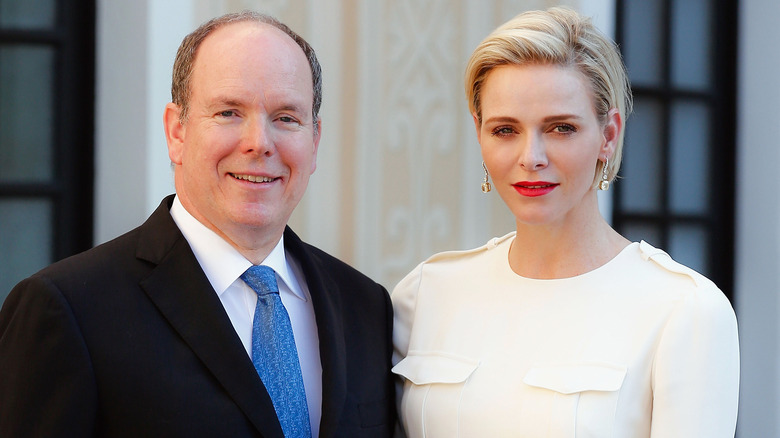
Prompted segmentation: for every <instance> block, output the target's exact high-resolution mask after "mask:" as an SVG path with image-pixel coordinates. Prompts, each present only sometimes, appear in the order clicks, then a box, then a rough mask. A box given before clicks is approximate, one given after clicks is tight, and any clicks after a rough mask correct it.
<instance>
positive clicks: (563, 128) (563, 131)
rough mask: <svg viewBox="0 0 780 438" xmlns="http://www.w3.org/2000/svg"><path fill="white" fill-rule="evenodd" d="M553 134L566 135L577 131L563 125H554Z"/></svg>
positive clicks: (572, 127)
mask: <svg viewBox="0 0 780 438" xmlns="http://www.w3.org/2000/svg"><path fill="white" fill-rule="evenodd" d="M553 129H554V130H555V132H558V133H561V134H568V133H570V132H577V129H576V128H575V127H574V126H571V125H567V124H563V125H556V126H555V127H554V128H553Z"/></svg>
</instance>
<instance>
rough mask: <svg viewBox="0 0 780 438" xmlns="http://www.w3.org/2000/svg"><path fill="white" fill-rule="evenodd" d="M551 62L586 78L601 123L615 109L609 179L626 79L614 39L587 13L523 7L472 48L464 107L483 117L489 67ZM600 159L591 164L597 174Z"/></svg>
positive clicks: (616, 163)
mask: <svg viewBox="0 0 780 438" xmlns="http://www.w3.org/2000/svg"><path fill="white" fill-rule="evenodd" d="M525 64H552V65H560V66H563V67H573V68H576V69H577V70H578V71H580V72H581V73H582V74H583V75H584V76H585V77H586V78H587V80H588V82H589V83H590V85H591V89H592V90H593V103H594V108H595V110H596V114H597V116H598V118H599V121H600V122H601V123H606V121H607V114H608V113H609V110H610V109H612V108H617V110H618V111H619V112H620V120H621V127H620V128H621V129H620V137H619V138H618V142H617V145H616V148H615V153H614V155H613V156H612V159H610V161H609V168H608V169H607V170H608V173H607V175H608V178H609V180H610V181H611V180H612V179H614V178H615V176H616V175H617V172H618V169H619V168H620V160H621V157H622V154H623V138H624V133H625V122H626V119H627V118H628V115H629V114H630V113H631V107H632V97H631V85H630V83H629V80H628V74H627V73H626V68H625V65H624V64H623V60H622V58H621V56H620V52H619V51H618V48H617V45H616V44H615V43H614V42H613V41H612V40H611V39H610V38H608V37H606V36H605V35H604V34H603V33H601V32H600V31H599V30H598V29H597V28H596V27H595V26H593V23H592V22H591V20H590V19H589V18H588V17H585V16H582V15H580V14H579V13H577V12H575V11H573V10H571V9H567V8H562V7H554V8H550V9H547V10H546V11H528V12H524V13H522V14H520V15H517V16H516V17H514V18H513V19H511V20H509V21H507V22H506V23H504V24H503V25H501V26H499V27H498V28H497V29H496V30H494V31H493V32H492V33H491V34H490V35H488V37H487V38H485V40H484V41H482V43H480V45H479V46H478V47H477V48H476V49H475V50H474V53H472V55H471V58H470V59H469V63H468V66H467V67H466V98H467V100H468V103H469V111H470V112H471V113H472V114H476V116H477V120H478V121H479V122H480V124H481V123H482V107H481V101H480V92H481V90H482V86H483V84H484V83H485V80H486V78H487V76H488V74H489V73H490V71H491V70H492V69H493V68H495V67H498V66H501V65H525ZM602 166H603V165H599V166H598V167H597V169H596V175H597V176H598V175H600V174H601V172H602V169H601V167H602Z"/></svg>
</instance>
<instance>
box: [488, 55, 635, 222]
mask: <svg viewBox="0 0 780 438" xmlns="http://www.w3.org/2000/svg"><path fill="white" fill-rule="evenodd" d="M480 97H481V103H482V122H481V123H480V122H479V120H478V119H477V117H476V115H474V123H475V124H476V128H477V137H478V139H479V143H480V145H481V146H482V157H483V159H484V160H485V165H486V166H487V168H488V171H489V172H490V174H491V176H492V178H493V185H494V187H495V188H496V190H497V191H498V193H499V195H500V196H501V198H502V199H503V200H504V202H505V203H506V204H507V206H508V207H509V209H510V210H511V211H512V213H514V215H515V218H516V221H517V224H518V226H519V225H520V224H529V225H549V226H556V225H559V226H564V225H572V224H576V221H577V220H578V219H579V220H587V219H586V218H590V217H592V216H590V215H591V214H593V213H594V212H598V204H597V200H596V194H595V186H594V176H595V171H596V168H597V163H598V161H599V160H601V161H603V160H604V159H605V158H607V157H611V156H612V153H613V151H614V147H615V145H616V141H617V138H618V133H619V129H620V128H619V126H620V124H619V122H620V116H619V114H618V112H617V111H616V110H612V111H610V113H609V116H608V117H607V122H606V124H601V123H600V122H599V120H598V118H597V115H596V111H595V108H594V105H593V96H592V92H591V90H590V87H589V85H588V83H587V79H586V78H585V76H583V75H582V74H581V73H580V72H579V71H577V70H576V69H574V68H567V67H561V66H556V65H547V64H530V65H522V66H519V65H504V66H500V67H496V68H494V69H493V70H491V72H490V73H488V76H487V78H486V80H485V83H484V84H483V87H482V91H481V96H480Z"/></svg>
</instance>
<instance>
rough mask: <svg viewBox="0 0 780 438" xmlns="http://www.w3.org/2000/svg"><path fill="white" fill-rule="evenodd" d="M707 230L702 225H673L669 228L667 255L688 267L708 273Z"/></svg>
mask: <svg viewBox="0 0 780 438" xmlns="http://www.w3.org/2000/svg"><path fill="white" fill-rule="evenodd" d="M707 252H708V248H707V230H706V229H705V228H704V227H703V226H695V225H675V226H673V227H672V228H671V229H670V230H669V255H671V256H672V258H674V259H675V260H677V261H678V262H680V263H682V264H683V265H685V266H688V267H689V268H691V269H693V270H695V271H697V272H700V273H702V274H704V275H708V272H707Z"/></svg>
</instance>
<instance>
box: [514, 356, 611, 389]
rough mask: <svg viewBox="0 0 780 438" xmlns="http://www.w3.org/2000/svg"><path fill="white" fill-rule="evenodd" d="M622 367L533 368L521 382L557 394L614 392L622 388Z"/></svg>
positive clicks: (599, 364)
mask: <svg viewBox="0 0 780 438" xmlns="http://www.w3.org/2000/svg"><path fill="white" fill-rule="evenodd" d="M625 377H626V367H625V366H623V365H617V364H612V363H605V362H588V363H582V362H580V363H564V364H548V365H537V366H534V367H533V368H531V369H530V370H528V372H527V373H526V375H525V378H523V382H524V383H525V384H527V385H530V386H535V387H538V388H545V389H550V390H552V391H556V392H559V393H561V394H574V393H577V392H583V391H617V390H618V389H620V387H621V386H622V385H623V379H624V378H625Z"/></svg>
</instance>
